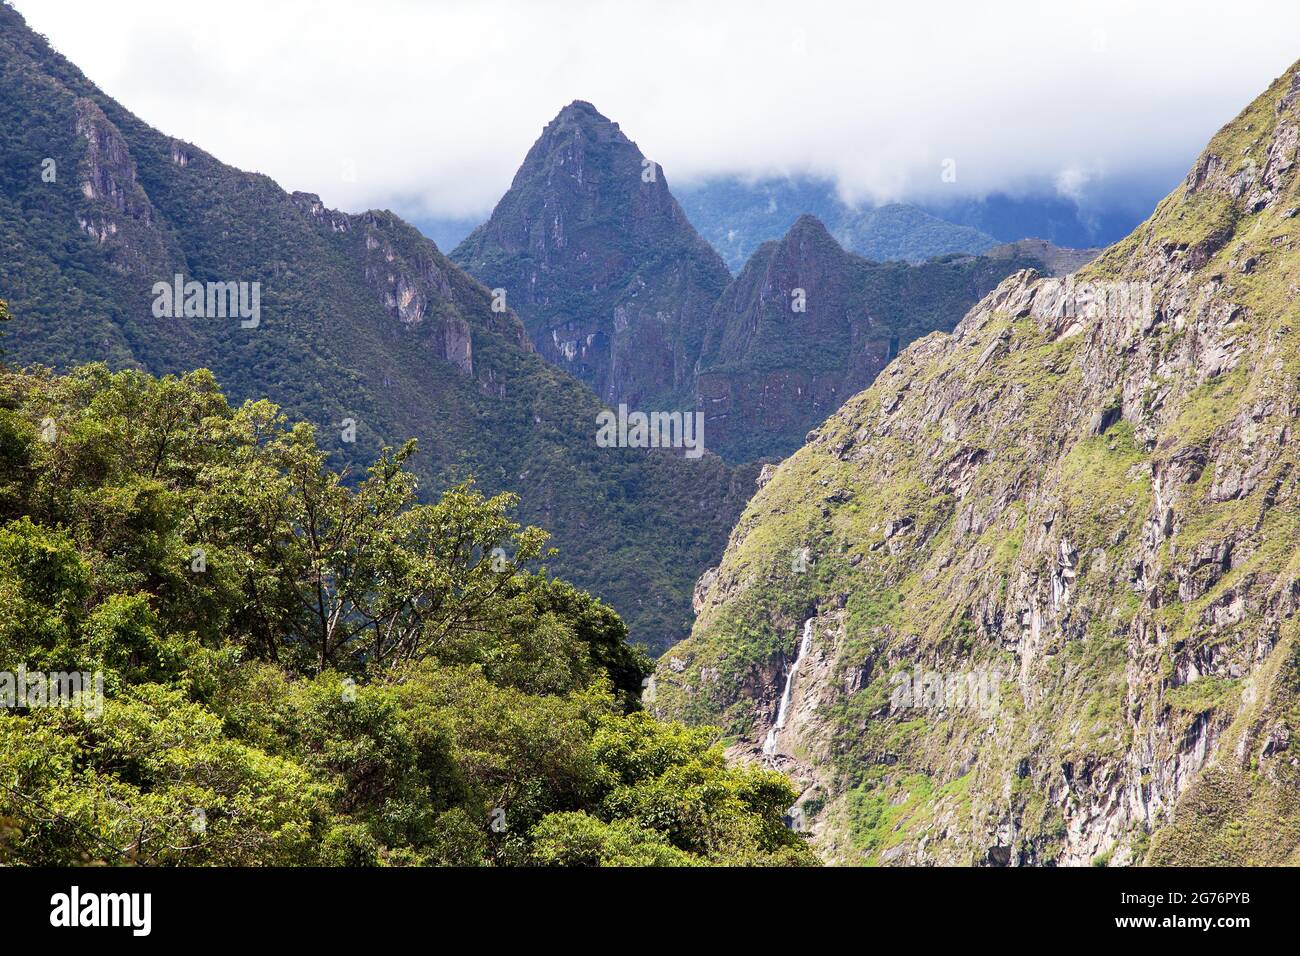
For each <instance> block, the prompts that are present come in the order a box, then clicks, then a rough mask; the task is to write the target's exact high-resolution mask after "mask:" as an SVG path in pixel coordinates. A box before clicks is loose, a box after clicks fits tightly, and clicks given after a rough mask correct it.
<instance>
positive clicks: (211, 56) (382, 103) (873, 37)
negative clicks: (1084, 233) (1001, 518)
mask: <svg viewBox="0 0 1300 956" xmlns="http://www.w3.org/2000/svg"><path fill="white" fill-rule="evenodd" d="M13 5H14V6H16V7H17V8H18V9H19V11H20V12H21V13H22V14H23V15H24V16H25V17H26V18H27V20H28V22H29V24H30V25H31V26H32V27H34V28H35V29H36V30H38V31H40V32H42V33H45V34H46V35H47V36H48V37H49V38H50V40H51V42H52V43H53V44H54V46H55V47H56V48H57V49H58V50H60V51H61V52H62V53H64V54H65V55H66V56H68V57H69V58H70V59H71V60H72V61H73V62H74V63H76V64H77V65H79V66H80V67H81V68H82V69H83V70H85V71H86V73H87V74H88V75H89V76H90V78H91V79H92V80H94V81H95V82H96V83H98V84H99V85H100V86H101V87H102V88H103V89H104V90H105V91H106V92H107V93H108V94H110V95H111V96H114V97H116V98H117V99H119V100H120V101H121V102H122V103H123V104H124V105H126V106H127V107H128V108H130V109H131V110H132V111H133V112H135V113H136V114H137V115H139V116H140V117H141V118H142V119H144V120H146V121H147V122H149V123H151V124H152V125H154V126H156V127H158V128H160V129H162V130H163V131H164V132H167V133H169V134H171V135H174V136H178V137H181V138H183V139H187V140H190V141H192V142H194V143H196V144H198V145H199V146H201V147H203V148H204V149H207V150H209V151H210V152H212V153H214V154H215V155H217V156H218V157H219V158H221V159H222V160H224V161H226V162H228V163H231V164H234V165H236V166H239V167H242V168H245V169H253V170H258V171H260V172H264V173H266V174H268V175H270V176H272V177H273V178H274V179H275V180H276V181H278V182H279V183H280V184H281V185H282V186H284V187H285V188H287V189H304V190H309V191H312V192H317V193H320V194H321V196H322V197H323V198H324V200H325V201H326V202H327V203H328V204H330V205H332V206H336V207H339V208H342V209H346V210H349V211H357V210H360V209H364V208H368V207H391V208H396V209H400V210H403V211H405V212H407V213H408V214H424V215H434V216H458V217H464V216H477V215H480V214H483V213H485V212H486V211H487V210H489V209H490V208H491V206H492V205H493V203H494V202H495V201H496V199H497V198H499V196H500V195H501V193H502V192H503V191H504V190H505V189H506V188H507V186H508V185H509V183H510V179H511V177H512V176H513V173H514V171H515V169H516V167H517V166H518V165H519V162H520V160H521V159H522V158H523V155H524V153H525V151H526V150H527V149H528V147H529V146H530V145H531V144H532V142H533V140H534V139H535V138H536V137H537V135H538V133H539V132H540V131H541V128H542V126H543V125H544V124H545V123H546V122H547V121H548V120H550V118H551V117H552V116H553V115H554V114H555V113H556V112H557V111H558V110H559V109H560V107H562V106H563V105H564V104H565V103H568V102H570V101H571V100H574V99H585V100H590V101H591V102H593V103H594V104H595V105H596V107H597V108H598V109H600V110H601V111H602V112H603V113H605V115H607V116H609V117H610V118H611V119H613V120H615V121H617V122H619V123H620V124H621V125H622V128H623V130H624V131H625V132H626V133H627V134H628V135H629V136H630V137H631V138H632V139H634V140H636V141H637V143H638V145H640V147H641V148H642V150H643V151H644V152H645V153H646V154H647V155H648V156H650V157H651V158H653V159H655V160H657V161H658V162H659V163H661V164H662V165H663V166H664V168H665V171H666V174H667V176H668V178H669V180H670V182H678V181H683V180H692V179H699V178H702V177H707V176H711V175H719V174H728V173H732V174H741V175H746V176H764V175H773V174H783V173H801V172H807V173H814V174H818V175H823V176H829V177H833V178H834V179H835V180H836V181H837V182H838V183H839V186H840V190H841V192H842V193H843V195H844V197H845V198H846V199H848V200H851V201H853V200H860V199H871V200H877V201H882V200H894V199H934V198H936V197H942V196H943V195H944V194H945V191H946V193H947V194H948V195H952V196H979V195H983V194H985V193H987V192H991V191H1010V192H1020V191H1025V190H1051V191H1055V192H1058V193H1060V194H1061V195H1064V196H1069V197H1074V198H1080V197H1083V196H1084V195H1085V194H1087V193H1089V192H1090V191H1092V192H1095V191H1097V190H1104V189H1105V188H1106V186H1107V184H1108V183H1114V182H1118V181H1123V180H1125V179H1127V178H1133V177H1143V176H1149V175H1152V174H1153V172H1157V173H1159V174H1160V175H1166V174H1172V175H1177V174H1178V173H1179V172H1181V171H1182V170H1184V169H1185V168H1186V167H1187V166H1188V165H1189V164H1190V162H1191V160H1192V159H1193V158H1194V156H1195V155H1196V153H1197V151H1198V150H1199V149H1200V148H1201V147H1202V146H1203V145H1204V143H1205V142H1206V140H1207V139H1208V138H1209V137H1210V136H1211V135H1212V134H1213V133H1214V131H1215V130H1216V129H1218V127H1219V126H1221V125H1222V124H1223V123H1225V122H1227V121H1228V120H1230V119H1231V118H1232V117H1233V116H1234V115H1235V114H1236V113H1237V112H1238V111H1239V110H1240V109H1241V108H1242V107H1244V106H1245V105H1246V103H1248V102H1249V101H1250V100H1251V99H1252V98H1253V97H1255V96H1256V95H1257V94H1258V93H1260V92H1261V91H1262V90H1263V89H1264V87H1265V86H1266V85H1267V84H1268V83H1269V82H1270V81H1271V80H1272V79H1273V78H1274V77H1275V76H1277V75H1279V74H1280V73H1281V72H1283V71H1284V70H1285V69H1286V68H1287V67H1288V66H1289V65H1290V64H1291V63H1292V62H1293V61H1294V59H1296V58H1297V57H1300V46H1297V45H1296V44H1295V43H1294V41H1295V38H1297V37H1300V5H1298V4H1294V3H1289V2H1288V3H1278V2H1261V0H1240V2H1238V3H1236V4H1235V5H1230V6H1225V5H1224V4H1223V3H1221V2H1214V3H1209V2H1200V0H1180V2H1150V3H1140V4H1139V3H1134V2H1132V0H1126V2H1118V0H1091V2H1087V3H1070V2H1053V3H1043V2H1041V0H1040V2H1032V3H1031V2H1012V0H1008V2H1004V3H974V2H969V0H966V2H913V3H908V4H898V3H894V2H889V3H861V2H858V3H852V2H842V3H841V2H820V0H782V2H773V0H743V2H708V3H705V2H701V0H689V2H677V0H654V2H650V0H644V2H637V0H622V2H593V0H582V2H578V0H550V2H539V0H533V2H516V0H438V2H418V0H369V2H367V3H365V4H357V3H356V2H355V0H315V2H307V0H302V2H290V0H193V2H189V3H178V2H176V0H118V2H115V3H111V4H108V3H104V2H102V0H14V4H13ZM945 170H947V171H949V172H950V175H949V176H947V177H945V176H944V171H945ZM951 173H955V176H953V175H951Z"/></svg>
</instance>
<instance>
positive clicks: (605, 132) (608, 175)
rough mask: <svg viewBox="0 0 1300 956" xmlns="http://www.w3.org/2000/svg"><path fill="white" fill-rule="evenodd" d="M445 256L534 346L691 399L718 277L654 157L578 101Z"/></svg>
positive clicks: (637, 386) (634, 388) (718, 266)
mask: <svg viewBox="0 0 1300 956" xmlns="http://www.w3.org/2000/svg"><path fill="white" fill-rule="evenodd" d="M452 258H453V259H454V260H455V261H456V262H457V263H459V264H460V265H462V266H463V267H464V268H465V269H466V270H468V271H469V272H470V273H471V274H473V275H474V276H476V277H477V278H478V279H480V280H481V281H482V282H483V283H484V284H485V285H487V286H488V287H490V288H502V289H505V290H506V302H507V303H508V304H509V306H510V307H511V308H513V309H514V310H515V311H517V312H518V313H519V315H520V316H521V317H522V318H523V320H524V324H525V326H526V327H527V329H528V332H529V335H530V336H531V338H532V341H533V343H534V344H535V345H536V347H537V350H538V351H539V352H540V353H541V354H542V355H543V356H544V357H545V358H547V359H549V360H550V361H551V362H553V363H554V364H556V365H558V366H559V367H560V368H562V369H564V370H566V371H568V372H570V373H571V374H572V375H574V376H575V377H577V378H579V379H581V380H582V381H584V382H586V383H587V384H588V385H590V386H591V388H592V389H593V390H594V391H595V392H596V394H597V395H599V396H600V397H601V398H602V399H604V400H605V401H607V402H610V403H611V404H615V403H618V402H627V403H628V404H630V405H632V406H636V407H649V406H651V405H656V404H658V405H660V406H662V405H664V404H665V403H666V404H668V405H675V404H680V403H682V402H683V401H685V400H688V399H689V395H690V388H691V385H692V383H693V381H694V370H695V362H696V359H697V357H698V355H699V349H700V341H701V335H702V332H703V328H704V323H705V320H706V319H707V317H708V314H709V309H710V308H711V307H712V305H713V303H714V301H715V300H716V299H717V298H718V296H719V294H721V292H722V290H723V287H724V286H725V285H726V283H727V280H728V279H729V275H728V273H727V269H726V267H725V266H724V265H723V263H722V260H721V259H720V258H719V257H718V255H717V253H716V252H714V251H713V249H711V248H710V247H709V245H708V244H707V243H706V242H704V240H702V239H701V238H700V237H699V236H698V235H696V233H695V230H694V229H693V228H692V227H691V224H690V223H689V222H688V221H687V219H686V217H685V215H684V214H683V213H682V211H681V208H680V207H679V206H678V205H677V201H676V200H675V199H673V197H672V194H671V193H670V192H669V191H668V183H667V180H666V179H665V178H664V173H663V169H662V168H661V167H660V166H658V164H656V163H653V162H651V161H650V160H648V159H646V157H644V156H643V155H642V153H641V151H640V150H639V149H638V148H637V146H636V144H635V143H633V142H632V141H631V140H629V139H628V138H627V137H626V136H625V135H624V134H623V133H622V131H621V130H620V129H619V128H618V124H617V123H611V122H610V121H609V120H608V119H606V118H605V117H604V116H602V115H601V114H600V113H599V112H597V111H596V109H595V107H593V106H592V105H591V104H590V103H584V102H581V101H578V102H574V103H571V104H570V105H568V106H566V107H565V108H564V109H563V110H561V111H560V113H559V115H558V116H556V118H555V119H554V120H552V121H551V122H550V123H549V124H548V125H547V126H546V128H545V129H544V130H543V131H542V135H541V137H540V138H539V139H538V140H537V142H536V143H535V144H534V145H533V147H532V149H530V150H529V151H528V155H527V157H525V159H524V163H523V165H522V166H521V167H520V168H519V172H518V173H517V174H516V175H515V179H514V182H513V183H512V184H511V187H510V190H509V191H508V192H507V193H506V194H505V196H503V197H502V199H501V201H500V202H499V203H498V204H497V207H496V209H495V210H493V213H492V217H491V218H490V219H489V220H488V221H487V222H486V223H484V224H483V225H482V226H480V227H479V228H478V229H476V230H475V231H474V232H473V233H472V234H471V235H470V236H469V237H468V238H467V239H465V241H464V242H462V243H461V244H460V245H459V246H458V247H457V248H456V250H455V251H454V252H453V253H452Z"/></svg>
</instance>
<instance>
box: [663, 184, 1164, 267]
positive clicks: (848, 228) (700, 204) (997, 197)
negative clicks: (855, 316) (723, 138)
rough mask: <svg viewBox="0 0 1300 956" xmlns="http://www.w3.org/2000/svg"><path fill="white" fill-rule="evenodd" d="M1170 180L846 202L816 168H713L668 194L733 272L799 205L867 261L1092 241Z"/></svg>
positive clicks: (1106, 235)
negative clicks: (1093, 192) (1029, 241)
mask: <svg viewBox="0 0 1300 956" xmlns="http://www.w3.org/2000/svg"><path fill="white" fill-rule="evenodd" d="M1172 182H1173V180H1172V179H1171V180H1170V182H1169V183H1161V184H1155V183H1147V182H1145V181H1143V182H1137V183H1133V184H1130V185H1129V186H1128V189H1127V192H1128V194H1129V195H1127V197H1126V199H1125V200H1124V201H1123V202H1121V201H1119V200H1118V199H1117V200H1114V201H1111V202H1110V203H1108V204H1104V205H1103V206H1102V207H1101V208H1100V209H1098V210H1095V211H1093V210H1090V209H1085V208H1083V207H1081V206H1080V205H1079V204H1078V203H1076V202H1075V201H1073V200H1071V199H1068V198H1066V197H1063V196H1057V195H1027V196H1022V197H1012V196H1008V195H1003V194H993V195H990V196H987V197H984V198H983V199H954V200H944V199H942V198H941V197H936V198H934V199H932V200H925V201H912V202H895V203H885V204H881V205H871V204H869V203H867V204H863V205H860V206H850V205H847V204H846V203H844V202H843V201H842V200H841V199H840V198H839V193H838V189H837V187H836V185H835V183H834V182H833V181H832V180H829V179H823V178H818V177H816V176H789V177H771V178H766V179H756V180H750V179H746V178H743V177H739V176H718V177H713V178H710V179H706V180H702V181H696V182H688V183H684V184H678V186H677V187H676V195H677V198H678V201H679V202H680V203H681V204H682V208H683V209H684V210H685V211H686V214H687V216H688V217H689V218H690V220H691V222H692V223H694V225H695V228H696V229H698V230H699V231H700V234H701V235H703V236H704V237H705V238H706V239H708V240H709V242H710V243H712V244H713V246H714V248H716V249H717V250H718V251H719V252H720V253H721V254H722V257H723V259H724V260H725V261H726V263H727V266H728V268H730V269H731V270H732V271H733V272H736V271H738V270H739V269H740V268H741V267H742V266H743V265H744V264H745V262H746V260H747V259H748V258H749V256H751V255H752V254H753V253H754V251H755V250H757V248H758V247H759V246H760V245H761V244H762V243H764V242H767V241H770V240H777V239H780V238H781V236H783V235H784V234H785V233H786V232H787V231H788V230H789V228H790V227H791V226H792V225H793V224H794V222H795V220H796V219H797V218H798V217H799V216H800V215H803V214H805V213H806V214H810V215H813V216H816V217H817V218H818V219H820V220H821V221H822V222H823V223H825V225H826V228H827V231H828V232H830V233H831V235H833V236H834V237H835V238H836V240H837V241H838V242H839V243H840V244H841V245H842V246H844V248H845V249H847V250H848V251H849V252H853V253H856V254H857V255H860V256H863V257H864V258H867V259H874V260H877V261H892V260H902V261H906V262H913V263H918V262H923V261H924V260H926V259H929V258H932V257H934V256H939V255H945V254H947V253H950V252H965V253H982V252H986V251H988V250H989V249H991V248H993V247H994V246H996V245H998V244H999V243H1007V242H1014V241H1017V240H1021V239H1026V238H1038V239H1041V240H1044V241H1047V242H1050V243H1052V244H1053V245H1057V246H1062V247H1067V248H1089V247H1097V246H1102V245H1105V244H1106V243H1108V242H1113V241H1115V240H1116V239H1119V238H1120V237H1122V236H1124V235H1125V234H1126V233H1128V231H1129V230H1131V229H1132V228H1133V227H1134V226H1136V225H1137V224H1138V223H1139V222H1140V221H1141V220H1142V218H1143V217H1144V216H1145V215H1147V214H1148V213H1149V212H1150V211H1151V209H1152V208H1154V206H1155V204H1156V202H1157V201H1159V199H1160V197H1161V196H1163V195H1164V194H1165V193H1166V192H1167V191H1168V188H1169V186H1170V185H1172Z"/></svg>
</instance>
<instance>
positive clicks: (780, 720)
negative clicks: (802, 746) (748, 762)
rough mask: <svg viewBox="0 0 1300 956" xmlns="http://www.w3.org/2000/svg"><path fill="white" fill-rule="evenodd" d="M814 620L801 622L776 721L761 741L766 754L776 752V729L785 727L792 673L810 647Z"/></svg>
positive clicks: (811, 618) (769, 754)
mask: <svg viewBox="0 0 1300 956" xmlns="http://www.w3.org/2000/svg"><path fill="white" fill-rule="evenodd" d="M816 620H817V618H815V617H810V618H808V620H806V621H804V622H803V640H801V641H800V642H799V652H798V653H797V654H795V656H794V663H793V664H791V665H790V670H789V672H788V673H787V674H786V675H785V687H784V688H783V689H782V691H781V705H780V706H779V707H778V708H777V710H776V723H775V724H773V725H772V729H771V730H769V731H768V732H767V740H765V741H763V753H764V754H765V755H766V756H769V757H770V756H772V755H773V754H774V753H776V735H777V732H778V731H780V730H781V729H782V728H784V727H785V717H786V711H788V710H789V709H790V697H791V696H792V695H793V694H794V675H795V674H796V673H797V672H798V670H799V662H800V661H802V660H803V656H804V655H805V654H807V653H808V651H809V650H810V649H811V648H812V636H813V624H814V623H815V622H816Z"/></svg>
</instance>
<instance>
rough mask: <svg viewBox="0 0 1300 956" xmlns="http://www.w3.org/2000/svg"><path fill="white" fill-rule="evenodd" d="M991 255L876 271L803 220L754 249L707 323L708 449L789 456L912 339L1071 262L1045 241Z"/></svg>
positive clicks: (703, 363)
mask: <svg viewBox="0 0 1300 956" xmlns="http://www.w3.org/2000/svg"><path fill="white" fill-rule="evenodd" d="M1049 250H1051V251H1050V252H1049ZM995 252H996V255H993V254H990V255H988V256H965V255H958V254H954V255H949V256H945V257H942V258H936V259H932V260H930V261H929V262H926V263H922V264H920V265H909V264H907V263H902V262H890V263H877V262H871V261H868V260H867V259H864V258H862V257H861V256H857V255H854V254H853V253H851V252H847V251H845V250H844V249H843V248H842V247H841V246H840V244H839V243H837V242H836V241H835V238H834V237H833V236H831V234H830V233H829V232H828V231H827V229H826V227H825V226H824V225H823V224H822V223H821V222H820V221H819V220H818V219H816V218H815V217H814V216H811V215H804V216H801V217H799V219H798V220H797V221H796V222H795V223H794V225H793V226H791V227H790V231H789V232H788V233H786V235H785V236H783V237H782V239H781V240H780V241H779V242H766V243H764V244H763V245H762V246H760V247H759V248H758V251H757V252H755V253H754V255H753V256H752V257H751V258H750V260H749V261H748V262H747V263H746V264H745V268H744V269H742V270H741V272H740V275H738V276H737V277H736V279H735V280H734V281H733V282H732V283H731V284H730V285H729V286H728V287H727V290H726V291H725V292H724V293H723V295H722V298H721V299H720V300H719V301H718V303H717V305H715V306H714V309H713V312H712V313H711V315H710V318H709V326H708V331H707V332H706V334H705V337H704V347H703V350H702V351H701V355H700V362H699V374H698V379H697V385H696V394H697V407H698V408H700V409H701V410H703V412H704V423H705V433H706V434H707V435H708V436H709V442H710V447H711V448H713V449H714V450H715V451H717V452H718V453H719V454H721V455H723V456H724V457H725V458H727V459H728V460H732V461H746V460H751V459H756V458H763V457H776V458H782V457H785V456H786V455H788V454H790V453H792V452H794V451H795V450H797V449H798V448H799V446H800V445H802V444H803V440H804V436H805V435H806V434H807V432H808V431H809V430H810V429H812V428H814V427H816V426H817V425H820V424H821V423H822V421H824V420H825V419H826V418H827V417H828V416H829V415H831V414H832V413H833V412H834V411H835V410H836V409H837V408H839V406H840V405H841V404H842V403H843V402H844V401H845V400H846V399H848V397H849V396H851V395H853V394H855V393H856V392H858V391H861V390H862V389H863V388H866V387H867V386H868V385H869V384H871V382H872V381H873V380H874V379H875V377H876V376H877V375H878V374H879V373H880V371H881V370H882V369H883V368H884V367H885V366H886V365H887V364H888V363H889V361H890V360H891V359H892V358H893V357H894V356H895V355H897V354H898V352H899V351H900V350H901V349H903V348H906V347H907V346H908V345H909V344H910V343H911V342H912V341H913V340H915V339H917V338H920V337H921V336H924V335H927V334H929V333H930V332H934V331H948V330H949V329H951V328H952V326H953V325H954V324H955V323H956V320H957V318H958V317H959V316H961V315H962V314H963V313H964V311H965V310H967V309H969V308H970V307H971V306H972V305H974V304H975V303H976V302H977V301H979V300H980V299H981V298H982V297H983V296H984V295H986V294H987V293H988V292H990V291H992V289H993V288H995V287H996V286H997V284H998V283H999V282H1000V281H1002V279H1004V278H1006V276H1008V275H1010V274H1012V273H1013V272H1016V271H1018V270H1020V269H1025V268H1038V269H1042V270H1044V271H1048V270H1049V266H1048V265H1047V264H1046V263H1045V262H1044V260H1045V259H1046V258H1049V257H1051V256H1052V255H1056V256H1057V258H1059V259H1060V260H1061V261H1058V262H1056V263H1055V264H1057V265H1064V264H1065V262H1066V261H1067V260H1070V259H1071V257H1069V256H1065V255H1064V254H1063V253H1061V252H1060V251H1056V250H1053V247H1050V246H1049V245H1048V244H1046V243H1044V244H1041V245H1026V246H1023V247H1021V246H1005V247H998V248H997V249H996V250H995ZM1073 258H1074V259H1078V260H1082V261H1086V260H1087V259H1088V258H1090V255H1089V254H1087V253H1080V254H1076V255H1075V256H1074V257H1073Z"/></svg>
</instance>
